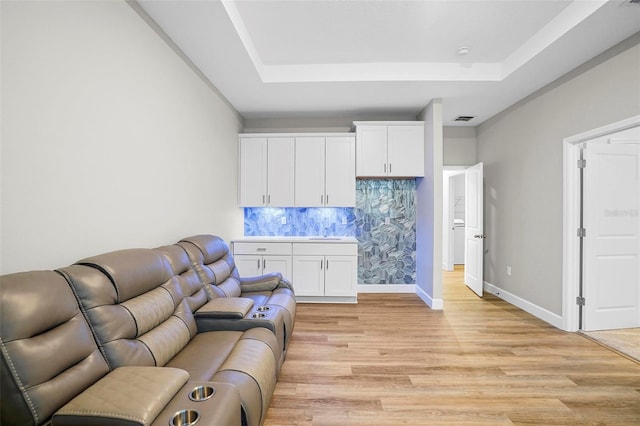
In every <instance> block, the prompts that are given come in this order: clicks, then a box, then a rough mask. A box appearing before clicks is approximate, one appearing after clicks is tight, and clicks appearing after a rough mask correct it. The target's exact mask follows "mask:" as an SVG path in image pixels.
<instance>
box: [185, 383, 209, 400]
mask: <svg viewBox="0 0 640 426" xmlns="http://www.w3.org/2000/svg"><path fill="white" fill-rule="evenodd" d="M215 393H216V389H215V388H214V387H213V386H208V385H203V386H196V387H195V388H193V390H192V391H191V392H190V393H189V399H190V400H192V401H195V402H200V401H206V400H207V399H209V398H211V397H212V396H213V395H214V394H215Z"/></svg>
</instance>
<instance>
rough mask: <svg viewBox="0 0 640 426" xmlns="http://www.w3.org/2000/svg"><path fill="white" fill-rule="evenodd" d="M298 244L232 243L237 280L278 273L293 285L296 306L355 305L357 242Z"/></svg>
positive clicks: (307, 242)
mask: <svg viewBox="0 0 640 426" xmlns="http://www.w3.org/2000/svg"><path fill="white" fill-rule="evenodd" d="M284 238H286V237H284ZM294 238H295V237H294ZM299 241H300V240H299V239H297V240H293V241H292V240H289V241H287V240H286V239H283V240H278V241H266V242H261V241H250V240H247V239H245V240H236V241H233V258H234V260H235V264H236V266H237V268H238V271H239V272H240V276H242V277H249V276H256V275H262V274H268V273H270V272H280V273H281V274H282V276H283V277H285V278H287V279H288V280H289V281H291V283H292V284H293V288H294V290H295V293H296V300H297V301H298V302H319V303H322V302H329V303H357V301H358V297H357V296H358V294H357V282H358V243H357V241H355V239H351V240H350V241H343V242H340V243H336V242H335V241H334V242H326V241H322V240H320V241H318V240H317V239H313V238H310V239H309V240H305V241H304V242H299Z"/></svg>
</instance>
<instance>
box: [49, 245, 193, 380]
mask: <svg viewBox="0 0 640 426" xmlns="http://www.w3.org/2000/svg"><path fill="white" fill-rule="evenodd" d="M60 271H61V273H63V274H65V275H66V276H67V277H68V280H69V282H70V283H71V285H72V286H73V288H74V289H75V291H76V293H77V294H78V297H79V299H80V302H81V304H82V306H83V307H84V309H85V310H86V312H87V317H88V319H89V322H90V323H91V325H92V326H93V328H94V331H95V333H96V336H97V338H98V341H99V343H100V344H101V345H102V346H103V348H104V352H105V354H106V357H107V360H108V361H109V363H110V365H111V367H112V368H116V367H122V366H130V365H151V366H153V365H155V366H163V365H165V364H166V363H167V362H168V361H169V360H170V359H171V358H173V356H174V355H175V354H176V353H178V352H179V351H180V350H181V349H182V348H183V347H184V346H186V344H187V343H188V342H189V340H191V338H192V337H193V336H194V335H195V334H196V333H197V328H196V323H195V320H194V318H193V313H192V311H191V309H190V308H189V306H188V305H187V302H186V301H185V300H184V296H183V293H182V285H181V283H180V280H179V279H178V277H176V276H174V274H173V272H172V269H171V265H170V264H169V263H168V261H167V260H166V259H165V258H164V257H163V256H162V255H161V253H159V252H158V251H155V250H152V249H128V250H119V251H114V252H111V253H106V254H102V255H99V256H93V257H90V258H87V259H83V260H81V261H79V262H77V263H76V264H75V265H73V266H70V267H67V268H63V269H61V270H60Z"/></svg>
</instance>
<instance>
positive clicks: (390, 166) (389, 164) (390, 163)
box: [389, 163, 391, 173]
mask: <svg viewBox="0 0 640 426" xmlns="http://www.w3.org/2000/svg"><path fill="white" fill-rule="evenodd" d="M389 173H391V163H389Z"/></svg>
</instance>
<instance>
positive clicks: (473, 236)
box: [464, 163, 486, 297]
mask: <svg viewBox="0 0 640 426" xmlns="http://www.w3.org/2000/svg"><path fill="white" fill-rule="evenodd" d="M464 176H465V200H466V207H465V215H464V222H465V250H464V265H465V266H464V283H465V284H466V285H467V286H468V287H469V288H470V289H471V290H473V291H474V292H475V293H476V294H477V295H478V296H480V297H482V287H483V267H484V239H485V238H486V236H485V234H484V218H483V213H484V194H483V180H484V174H483V167H482V163H478V164H476V165H475V166H473V167H469V168H468V169H466V170H465V172H464Z"/></svg>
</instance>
